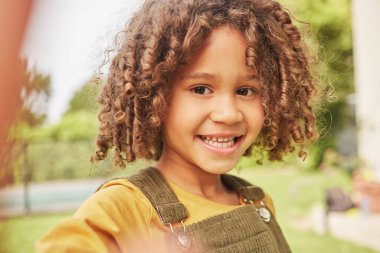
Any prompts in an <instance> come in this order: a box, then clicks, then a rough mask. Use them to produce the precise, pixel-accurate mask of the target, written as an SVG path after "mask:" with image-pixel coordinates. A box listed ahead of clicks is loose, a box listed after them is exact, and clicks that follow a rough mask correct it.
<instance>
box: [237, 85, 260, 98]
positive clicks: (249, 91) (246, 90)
mask: <svg viewBox="0 0 380 253" xmlns="http://www.w3.org/2000/svg"><path fill="white" fill-rule="evenodd" d="M257 93H258V92H257V90H256V89H255V88H250V87H242V88H239V89H237V90H236V94H238V95H239V96H246V97H251V96H254V95H256V94H257Z"/></svg>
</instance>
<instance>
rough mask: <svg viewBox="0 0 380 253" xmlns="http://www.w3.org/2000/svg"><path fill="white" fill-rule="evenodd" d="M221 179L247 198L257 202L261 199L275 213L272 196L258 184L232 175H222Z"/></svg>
mask: <svg viewBox="0 0 380 253" xmlns="http://www.w3.org/2000/svg"><path fill="white" fill-rule="evenodd" d="M222 180H223V182H224V183H225V184H226V185H227V186H228V187H229V188H232V189H235V190H237V191H239V192H240V193H241V194H242V195H243V196H247V198H248V199H252V200H253V201H254V202H255V203H256V202H257V204H259V203H260V202H261V201H263V202H264V205H265V206H266V207H267V208H268V209H269V210H270V211H271V213H272V214H273V215H275V208H274V204H273V200H272V197H271V196H270V195H269V194H268V193H267V192H265V191H264V190H263V189H262V188H261V187H260V186H258V185H256V184H252V183H251V182H249V181H247V180H245V179H243V178H241V177H238V176H234V175H223V177H222Z"/></svg>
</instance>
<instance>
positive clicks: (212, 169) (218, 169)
mask: <svg viewBox="0 0 380 253" xmlns="http://www.w3.org/2000/svg"><path fill="white" fill-rule="evenodd" d="M235 166H236V163H220V164H218V163H216V164H215V163H214V164H213V165H212V166H210V165H208V166H204V167H203V168H202V167H201V169H202V170H204V171H206V172H208V173H210V174H218V175H220V174H225V173H227V172H229V171H230V170H232V169H233V168H235Z"/></svg>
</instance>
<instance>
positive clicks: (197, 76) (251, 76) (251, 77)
mask: <svg viewBox="0 0 380 253" xmlns="http://www.w3.org/2000/svg"><path fill="white" fill-rule="evenodd" d="M216 77H217V76H216V75H215V74H211V73H207V72H195V73H190V74H188V75H183V76H181V80H185V79H215V78H216ZM242 79H246V80H247V81H255V80H258V77H257V75H255V74H249V75H247V76H246V78H242Z"/></svg>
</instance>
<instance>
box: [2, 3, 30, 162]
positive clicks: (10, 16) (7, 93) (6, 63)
mask: <svg viewBox="0 0 380 253" xmlns="http://www.w3.org/2000/svg"><path fill="white" fill-rule="evenodd" d="M32 5H33V0H17V1H14V0H5V1H1V5H0V38H1V40H0V156H1V155H2V154H3V152H6V150H3V147H4V142H5V139H6V136H7V132H8V128H9V126H10V124H11V123H12V121H13V119H14V117H15V114H16V112H17V109H18V108H19V106H20V104H21V101H20V92H21V91H20V90H21V84H20V75H19V65H20V62H19V50H20V47H21V45H22V41H23V37H24V31H25V28H26V26H27V21H28V17H29V14H30V12H31V9H32ZM0 161H1V159H0Z"/></svg>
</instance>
